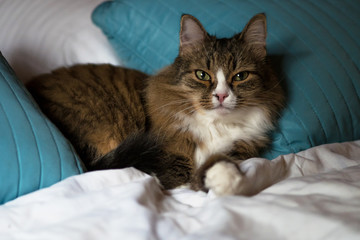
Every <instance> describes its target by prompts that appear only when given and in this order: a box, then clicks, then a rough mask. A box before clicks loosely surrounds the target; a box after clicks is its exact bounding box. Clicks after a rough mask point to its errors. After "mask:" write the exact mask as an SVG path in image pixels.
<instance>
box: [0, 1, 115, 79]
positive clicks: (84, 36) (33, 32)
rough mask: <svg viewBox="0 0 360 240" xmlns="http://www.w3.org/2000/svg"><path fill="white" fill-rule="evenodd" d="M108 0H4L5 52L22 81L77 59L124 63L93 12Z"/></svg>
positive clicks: (0, 46) (0, 38) (0, 18)
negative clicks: (93, 18) (94, 18)
mask: <svg viewBox="0 0 360 240" xmlns="http://www.w3.org/2000/svg"><path fill="white" fill-rule="evenodd" d="M101 2H103V0H62V1H58V0H46V1H43V0H32V1H23V0H11V1H9V0H0V29H1V31H2V34H0V50H1V51H2V53H3V55H4V56H5V58H6V59H7V61H8V62H9V64H10V65H11V67H12V68H13V69H14V71H15V72H16V75H17V76H18V78H19V79H20V80H21V81H22V82H27V81H28V80H30V79H31V78H33V77H34V76H36V75H39V74H42V73H47V72H50V71H51V70H53V69H55V68H59V67H63V66H70V65H73V64H76V63H111V64H115V65H118V64H120V61H119V59H118V57H116V54H115V53H114V51H113V49H112V48H111V46H110V44H109V42H108V41H107V39H106V37H105V36H104V35H103V34H102V32H101V30H100V29H99V28H97V27H96V26H94V24H92V22H91V12H92V11H93V10H94V8H95V7H96V6H97V5H99V4H100V3H101Z"/></svg>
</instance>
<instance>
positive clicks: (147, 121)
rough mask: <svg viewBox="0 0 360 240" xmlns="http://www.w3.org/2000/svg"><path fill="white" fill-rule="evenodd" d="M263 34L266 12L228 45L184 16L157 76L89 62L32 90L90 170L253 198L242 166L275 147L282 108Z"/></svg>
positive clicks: (32, 85)
mask: <svg viewBox="0 0 360 240" xmlns="http://www.w3.org/2000/svg"><path fill="white" fill-rule="evenodd" d="M266 35H267V31H266V17H265V14H257V15H255V16H254V17H253V18H252V19H251V20H250V21H249V22H248V23H247V25H246V26H245V28H244V29H243V31H242V32H240V33H238V34H235V35H234V36H233V37H231V38H221V39H220V38H216V37H215V36H212V35H210V34H208V33H207V32H206V30H205V28H204V27H203V26H202V24H201V23H200V21H199V20H198V19H196V18H195V17H193V16H191V15H187V14H184V15H183V16H182V17H181V24H180V47H179V54H178V56H177V57H176V59H175V60H174V62H173V64H171V65H169V66H167V67H165V68H164V69H162V70H160V71H159V72H158V73H157V74H155V75H153V76H148V75H146V74H144V73H141V72H139V71H136V70H131V69H126V68H121V67H117V66H112V65H107V64H102V65H101V64H100V65H95V64H85V65H76V66H72V67H69V68H61V69H58V70H56V71H53V72H52V73H50V74H46V75H42V76H40V77H38V78H36V79H34V80H33V81H32V82H31V83H30V85H29V86H28V87H29V90H30V92H31V93H32V94H33V96H34V98H35V99H36V101H37V102H38V103H39V106H40V107H41V109H42V110H43V111H44V113H45V114H46V115H47V116H48V117H49V118H50V119H51V120H52V121H53V122H54V123H55V124H56V125H57V126H58V127H59V129H60V130H61V131H62V132H63V133H64V135H65V136H66V137H68V138H69V139H70V140H71V142H72V143H73V145H74V147H75V149H76V150H77V152H78V153H79V155H80V157H81V159H82V160H83V161H84V163H85V166H86V167H87V169H88V170H99V169H112V168H125V167H135V168H137V169H139V170H141V171H144V172H145V173H148V174H151V175H153V176H154V177H156V178H157V179H158V180H159V182H160V184H161V185H162V186H163V187H164V188H165V189H171V188H175V187H179V186H183V185H189V186H190V187H191V188H192V189H195V190H204V191H208V190H212V191H213V192H214V193H215V194H216V195H229V194H245V195H246V194H248V193H247V192H248V189H249V186H248V185H251V183H248V182H246V181H245V180H244V177H243V173H242V172H241V170H240V168H239V167H238V163H239V162H240V161H243V160H246V159H248V158H251V157H256V156H258V155H259V153H260V152H261V151H262V150H263V149H264V148H265V147H266V146H267V145H268V144H269V137H268V132H269V131H270V130H271V129H273V127H274V125H275V124H276V121H277V119H278V117H279V114H280V111H281V109H282V107H283V104H284V92H283V89H282V87H281V84H279V80H278V78H277V77H276V74H275V72H274V70H273V69H272V67H271V65H270V63H269V61H268V57H267V51H266Z"/></svg>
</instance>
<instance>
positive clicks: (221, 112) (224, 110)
mask: <svg viewBox="0 0 360 240" xmlns="http://www.w3.org/2000/svg"><path fill="white" fill-rule="evenodd" d="M213 111H214V112H215V113H216V114H218V115H220V116H223V115H228V114H230V113H231V112H232V111H231V109H229V108H226V107H223V106H219V107H216V108H214V109H213Z"/></svg>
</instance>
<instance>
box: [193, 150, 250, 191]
mask: <svg viewBox="0 0 360 240" xmlns="http://www.w3.org/2000/svg"><path fill="white" fill-rule="evenodd" d="M248 185H249V184H248V183H247V179H246V177H245V176H244V174H243V173H242V172H241V170H240V168H239V167H238V164H237V163H236V162H234V161H233V160H231V159H230V158H229V157H227V156H225V155H214V156H212V157H210V158H209V159H208V160H207V161H206V163H205V164H203V165H202V166H201V167H200V168H199V169H198V171H197V172H196V174H195V176H194V181H193V188H194V189H201V190H204V191H207V190H211V191H213V193H215V195H217V196H225V195H239V194H241V195H247V192H248V187H249V186H248Z"/></svg>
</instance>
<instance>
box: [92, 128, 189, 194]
mask: <svg viewBox="0 0 360 240" xmlns="http://www.w3.org/2000/svg"><path fill="white" fill-rule="evenodd" d="M127 167H134V168H136V169H138V170H140V171H143V172H145V173H147V174H149V175H152V176H154V177H156V178H157V179H158V180H159V181H160V183H161V184H162V186H163V187H164V188H165V189H170V188H174V187H177V186H179V185H182V184H185V183H188V182H189V181H190V177H191V168H190V166H189V161H187V159H184V157H183V156H177V155H174V154H169V153H167V152H166V151H165V148H164V143H163V142H161V141H160V140H159V139H158V138H156V137H155V136H153V135H152V134H151V133H147V132H140V133H137V134H133V135H131V136H129V137H128V138H127V139H125V140H124V141H123V142H122V143H121V144H120V145H119V146H118V147H117V148H116V149H114V150H112V151H111V152H109V153H107V154H106V155H104V156H102V157H100V158H99V159H97V160H96V161H94V164H93V165H92V166H91V169H89V170H104V169H119V168H127Z"/></svg>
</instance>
